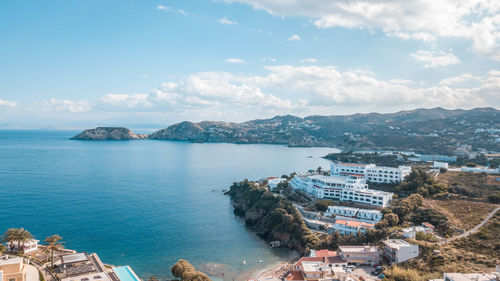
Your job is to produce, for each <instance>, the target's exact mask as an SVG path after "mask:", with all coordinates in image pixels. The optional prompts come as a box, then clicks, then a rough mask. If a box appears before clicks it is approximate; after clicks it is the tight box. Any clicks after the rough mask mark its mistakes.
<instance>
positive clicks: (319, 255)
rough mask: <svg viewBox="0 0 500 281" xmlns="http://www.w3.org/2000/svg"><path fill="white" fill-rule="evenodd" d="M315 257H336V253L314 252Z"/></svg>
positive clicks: (326, 251)
mask: <svg viewBox="0 0 500 281" xmlns="http://www.w3.org/2000/svg"><path fill="white" fill-rule="evenodd" d="M315 252H316V257H334V256H336V255H337V252H335V251H329V250H326V249H324V250H316V251H315Z"/></svg>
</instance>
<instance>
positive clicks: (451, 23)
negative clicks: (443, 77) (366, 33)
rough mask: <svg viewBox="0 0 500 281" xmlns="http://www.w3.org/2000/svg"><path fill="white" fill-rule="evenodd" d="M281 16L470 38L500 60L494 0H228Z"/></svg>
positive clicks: (405, 34) (499, 17)
mask: <svg viewBox="0 0 500 281" xmlns="http://www.w3.org/2000/svg"><path fill="white" fill-rule="evenodd" d="M225 1H226V2H229V3H231V2H240V3H247V4H250V5H252V6H253V7H254V8H255V9H261V10H265V11H267V12H268V13H270V14H273V15H277V16H282V17H283V16H302V17H308V18H311V19H312V20H313V23H314V25H315V26H317V27H318V28H328V27H344V28H360V29H368V30H380V31H382V32H384V33H386V34H387V35H389V36H393V37H399V38H403V39H406V40H407V39H416V40H422V41H427V42H429V41H433V40H434V39H435V38H436V37H456V38H465V39H467V40H470V41H471V42H472V50H473V51H475V52H477V53H479V54H481V55H485V56H489V57H491V58H493V59H495V60H498V61H500V5H499V4H498V1H494V0H458V1H457V0H434V1H429V0H414V1H394V0H380V1H369V0H350V1H347V0H323V1H283V0H225Z"/></svg>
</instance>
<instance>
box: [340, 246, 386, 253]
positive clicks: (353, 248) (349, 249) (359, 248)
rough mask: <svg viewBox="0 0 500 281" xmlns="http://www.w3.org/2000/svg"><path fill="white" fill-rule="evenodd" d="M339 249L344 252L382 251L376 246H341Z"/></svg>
mask: <svg viewBox="0 0 500 281" xmlns="http://www.w3.org/2000/svg"><path fill="white" fill-rule="evenodd" d="M339 250H340V251H342V252H344V253H359V252H365V253H374V252H378V251H380V250H379V248H378V247H376V246H339Z"/></svg>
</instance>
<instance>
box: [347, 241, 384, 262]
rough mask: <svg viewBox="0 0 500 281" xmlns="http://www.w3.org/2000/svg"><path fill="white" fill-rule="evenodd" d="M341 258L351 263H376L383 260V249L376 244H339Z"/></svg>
mask: <svg viewBox="0 0 500 281" xmlns="http://www.w3.org/2000/svg"><path fill="white" fill-rule="evenodd" d="M338 253H339V256H340V258H342V259H343V260H345V261H346V262H347V263H348V264H349V265H372V266H373V265H376V264H380V261H381V260H382V251H381V250H380V249H379V248H378V247H375V246H339V250H338Z"/></svg>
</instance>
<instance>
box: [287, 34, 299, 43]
mask: <svg viewBox="0 0 500 281" xmlns="http://www.w3.org/2000/svg"><path fill="white" fill-rule="evenodd" d="M287 40H288V41H299V40H301V38H300V36H299V35H297V34H294V35H292V36H290V37H288V39H287Z"/></svg>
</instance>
